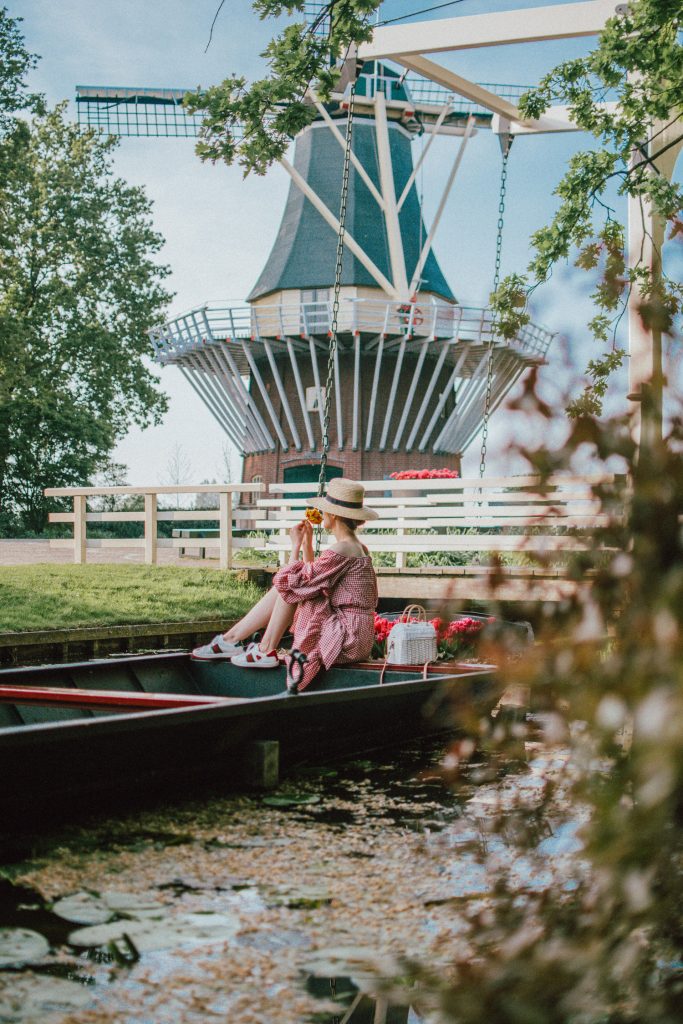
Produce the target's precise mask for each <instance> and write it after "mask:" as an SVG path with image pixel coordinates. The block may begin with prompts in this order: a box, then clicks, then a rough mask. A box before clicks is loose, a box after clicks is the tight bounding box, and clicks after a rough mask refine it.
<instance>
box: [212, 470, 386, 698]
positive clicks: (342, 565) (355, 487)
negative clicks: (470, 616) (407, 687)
mask: <svg viewBox="0 0 683 1024" xmlns="http://www.w3.org/2000/svg"><path fill="white" fill-rule="evenodd" d="M364 494H365V492H364V489H363V486H362V484H358V483H355V482H354V481H353V480H345V479H344V478H343V477H336V478H335V479H333V480H331V481H330V484H329V486H328V489H327V495H326V496H325V497H324V498H311V499H310V500H309V501H308V505H309V506H311V507H312V508H317V509H320V510H321V511H322V513H323V528H324V529H325V530H327V531H328V532H330V533H332V535H333V536H334V539H335V541H336V543H335V544H333V545H332V547H331V548H329V549H328V550H327V551H324V552H323V553H322V554H321V555H320V556H319V557H318V558H315V557H314V555H313V527H312V525H311V523H310V522H309V521H308V519H303V520H302V521H301V522H300V523H297V524H296V526H293V527H292V529H291V530H290V531H289V535H290V537H291V539H292V553H291V556H290V560H289V563H288V564H287V565H285V566H283V567H282V568H281V569H280V570H279V571H278V572H277V573H276V574H275V576H274V577H273V588H272V590H270V591H269V592H268V593H267V594H266V595H265V597H262V598H261V600H260V601H259V602H258V604H256V605H254V607H253V608H252V609H251V611H249V612H247V614H246V615H245V616H244V618H243V619H240V621H239V622H236V623H235V625H234V626H232V627H231V628H230V629H229V630H227V632H226V633H223V634H222V635H220V634H219V635H218V636H217V637H215V638H214V639H213V640H212V641H211V643H210V644H206V645H205V646H204V647H198V648H197V649H196V650H194V651H193V652H192V657H193V658H198V659H201V660H206V661H212V660H214V659H221V658H222V659H230V660H231V661H232V663H233V664H234V665H239V666H240V667H241V668H276V667H277V666H278V664H279V661H278V656H277V649H278V647H279V645H280V642H281V640H282V637H283V636H284V634H285V633H286V632H287V630H288V629H290V628H292V631H293V633H294V650H293V652H292V655H290V656H289V658H288V665H289V669H290V674H291V675H292V676H293V677H295V682H296V683H297V684H298V685H297V689H299V690H303V689H304V687H306V686H308V684H309V683H310V682H311V680H312V679H314V678H315V676H316V675H317V674H318V672H319V671H320V669H321V668H330V667H331V666H332V665H334V664H335V663H336V664H339V663H344V662H352V661H362V660H363V659H364V658H367V657H369V655H370V652H371V650H372V644H373V640H374V612H375V607H376V605H377V579H376V577H375V571H374V569H373V567H372V560H371V558H370V555H369V554H368V550H367V548H366V547H364V546H363V545H362V544H361V543H360V541H359V540H358V538H357V536H356V529H357V528H358V527H359V526H360V525H362V523H364V522H366V521H367V520H369V519H376V518H377V513H376V512H373V510H372V509H370V508H366V507H365V506H364V505H363V499H364ZM258 630H265V632H264V633H263V637H262V639H261V642H260V643H259V644H256V643H251V644H249V645H248V646H247V647H246V648H245V647H244V641H245V640H247V639H248V638H249V637H250V636H251V635H252V634H253V633H255V632H257V631H258ZM293 662H296V664H293Z"/></svg>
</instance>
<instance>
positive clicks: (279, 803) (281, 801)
mask: <svg viewBox="0 0 683 1024" xmlns="http://www.w3.org/2000/svg"><path fill="white" fill-rule="evenodd" d="M261 802H262V803H264V804H265V805H266V806H267V807H301V806H305V805H306V804H319V803H320V797H319V796H314V795H312V794H311V795H308V794H306V795H304V794H301V795H296V794H291V795H285V794H283V795H282V796H264V797H263V800H262V801H261Z"/></svg>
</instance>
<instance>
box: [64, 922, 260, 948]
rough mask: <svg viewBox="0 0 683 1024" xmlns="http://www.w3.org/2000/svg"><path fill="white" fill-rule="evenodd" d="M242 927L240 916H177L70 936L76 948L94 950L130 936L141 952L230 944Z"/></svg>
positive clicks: (86, 930) (85, 930) (106, 926)
mask: <svg viewBox="0 0 683 1024" xmlns="http://www.w3.org/2000/svg"><path fill="white" fill-rule="evenodd" d="M240 928H241V919H240V917H239V916H238V915H236V914H234V915H228V914H211V913H209V914H177V915H173V916H170V915H169V917H167V919H166V920H165V921H159V920H150V921H142V920H141V921H123V920H122V921H113V922H111V923H110V924H103V925H95V926H94V927H92V928H80V929H78V930H77V931H75V932H72V933H71V935H70V936H69V943H70V945H72V946H84V947H87V948H94V947H99V946H107V945H108V944H109V943H110V942H117V941H118V940H120V939H122V938H123V936H124V935H128V936H129V937H130V939H131V940H132V942H133V944H134V946H135V948H136V949H137V950H138V951H139V952H140V953H150V952H153V951H155V950H158V949H171V948H174V947H176V946H183V945H187V944H191V945H203V944H212V943H215V942H226V941H229V940H231V939H233V938H235V936H236V935H237V932H238V931H239V929H240Z"/></svg>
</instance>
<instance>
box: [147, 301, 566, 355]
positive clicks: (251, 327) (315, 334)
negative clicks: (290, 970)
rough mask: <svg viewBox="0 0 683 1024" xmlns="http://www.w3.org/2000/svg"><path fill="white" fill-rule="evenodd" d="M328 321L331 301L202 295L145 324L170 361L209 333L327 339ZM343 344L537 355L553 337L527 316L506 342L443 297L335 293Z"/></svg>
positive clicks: (216, 337) (473, 312)
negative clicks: (228, 301)
mask: <svg viewBox="0 0 683 1024" xmlns="http://www.w3.org/2000/svg"><path fill="white" fill-rule="evenodd" d="M331 328H332V304H331V303H330V302H327V301H325V302H300V303H276V304H273V305H265V304H264V305H258V306H248V305H240V306H232V305H224V304H220V303H206V304H204V305H203V306H200V307H198V308H196V309H193V310H189V311H188V312H186V313H182V314H181V315H179V316H177V317H174V318H173V319H172V320H169V321H168V322H167V323H166V324H164V325H163V327H159V328H157V329H155V330H153V331H151V332H150V338H151V340H152V343H153V345H154V347H155V349H156V352H157V357H158V358H159V360H160V361H161V362H169V361H173V360H174V359H175V358H178V357H179V356H182V355H183V354H184V353H186V352H187V351H188V350H192V349H194V348H196V347H198V346H202V345H206V344H208V343H211V342H215V341H225V340H236V341H247V340H251V341H258V340H260V339H270V340H275V341H278V340H279V341H285V342H286V341H287V340H288V339H313V340H314V341H315V342H316V343H317V344H318V345H319V346H322V347H326V345H327V337H328V335H329V333H330V331H331ZM337 328H338V332H339V334H340V335H342V336H346V337H345V338H344V337H342V347H344V345H345V344H346V345H350V344H351V338H353V337H354V336H358V335H370V336H372V337H376V338H380V337H381V338H392V339H394V340H395V343H396V344H400V343H401V342H402V341H406V340H407V341H412V340H414V341H415V342H419V341H439V340H443V341H452V342H459V341H461V342H467V343H470V344H472V345H475V346H477V345H486V346H488V344H489V342H490V341H491V338H492V337H493V339H494V341H495V343H496V344H497V345H507V346H508V347H510V348H511V349H512V350H515V351H516V352H517V353H518V354H519V355H521V356H522V357H525V358H528V359H543V357H544V356H545V354H546V352H547V350H548V346H549V345H550V342H551V340H552V338H553V335H552V333H551V332H550V331H548V330H546V329H545V328H543V327H541V326H539V325H537V324H532V323H529V324H526V325H525V326H523V327H522V328H521V329H520V330H519V332H518V334H517V335H516V337H515V338H513V339H511V340H510V341H509V342H506V341H505V340H504V339H501V338H499V337H498V335H497V331H496V327H495V321H494V316H493V312H492V310H491V309H489V308H488V307H479V306H460V305H453V304H451V303H446V302H435V301H430V302H422V301H419V302H405V303H400V302H396V301H395V300H390V301H387V300H383V299H357V298H349V299H345V300H342V303H341V306H340V310H339V317H338V322H337Z"/></svg>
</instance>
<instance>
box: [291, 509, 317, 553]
mask: <svg viewBox="0 0 683 1024" xmlns="http://www.w3.org/2000/svg"><path fill="white" fill-rule="evenodd" d="M289 536H290V537H291V539H292V557H293V558H294V559H295V560H296V559H297V558H298V557H299V552H300V551H302V550H303V555H304V561H306V562H310V561H311V560H312V558H313V527H312V526H311V524H310V523H309V522H308V520H307V519H302V521H301V522H300V523H296V525H295V526H293V527H292V528H291V530H290V531H289Z"/></svg>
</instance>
